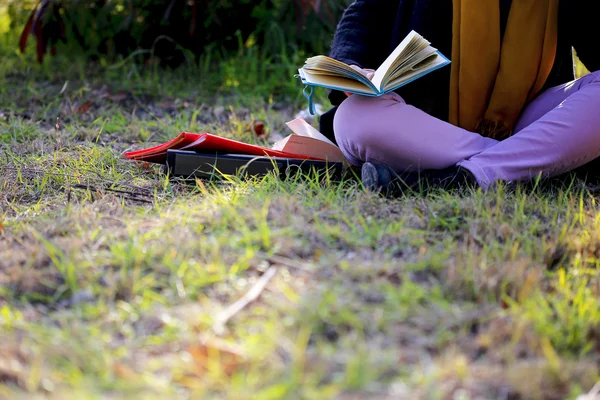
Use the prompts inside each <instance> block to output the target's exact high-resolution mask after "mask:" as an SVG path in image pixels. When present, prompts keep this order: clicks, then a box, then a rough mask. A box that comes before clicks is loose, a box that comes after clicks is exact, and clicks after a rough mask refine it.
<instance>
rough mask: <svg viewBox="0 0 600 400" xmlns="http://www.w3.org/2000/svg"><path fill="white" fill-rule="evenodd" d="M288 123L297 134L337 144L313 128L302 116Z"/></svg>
mask: <svg viewBox="0 0 600 400" xmlns="http://www.w3.org/2000/svg"><path fill="white" fill-rule="evenodd" d="M286 125H287V126H288V128H290V129H291V130H292V132H294V133H295V134H296V135H299V136H305V137H310V138H313V139H317V140H320V141H322V142H325V143H329V144H330V145H332V146H335V144H334V143H333V142H332V141H331V140H329V139H327V137H325V135H323V134H322V133H321V132H319V131H318V130H316V129H315V128H313V127H312V125H310V124H309V123H308V122H306V121H305V120H304V118H302V117H298V118H296V119H294V120H292V121H290V122H286ZM336 147H337V146H336Z"/></svg>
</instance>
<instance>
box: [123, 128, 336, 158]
mask: <svg viewBox="0 0 600 400" xmlns="http://www.w3.org/2000/svg"><path fill="white" fill-rule="evenodd" d="M287 126H288V127H289V128H290V129H291V130H292V132H294V133H295V134H294V135H289V136H287V137H286V138H284V139H282V140H280V141H278V142H276V143H275V144H274V145H273V147H272V148H268V147H262V146H257V145H253V144H248V143H243V142H239V141H237V140H233V139H228V138H224V137H220V136H217V135H212V134H210V133H189V132H183V133H181V134H179V135H178V136H177V137H175V138H174V139H172V140H170V141H168V142H166V143H163V144H160V145H158V146H154V147H150V148H147V149H143V150H137V151H129V152H126V153H125V154H124V157H125V158H128V159H130V160H139V161H147V162H153V163H159V164H164V163H165V162H166V160H167V151H168V150H189V151H196V152H201V153H210V152H212V153H220V154H224V153H226V154H244V155H254V156H266V157H280V158H290V159H300V160H321V161H327V162H344V163H347V161H346V158H345V157H344V155H343V154H342V152H341V150H340V149H339V148H338V147H337V146H336V145H335V144H333V143H332V142H331V141H330V140H329V139H327V138H326V137H325V136H323V135H322V134H321V133H320V132H319V131H317V130H316V129H315V128H313V127H312V126H311V125H310V124H309V123H307V122H306V121H304V119H302V118H296V119H295V120H293V121H291V122H288V123H287Z"/></svg>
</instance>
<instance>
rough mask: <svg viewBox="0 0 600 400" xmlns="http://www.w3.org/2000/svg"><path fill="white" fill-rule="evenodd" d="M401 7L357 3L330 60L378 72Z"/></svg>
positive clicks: (369, 0)
mask: <svg viewBox="0 0 600 400" xmlns="http://www.w3.org/2000/svg"><path fill="white" fill-rule="evenodd" d="M595 1H598V0H595ZM397 7H398V0H395V1H394V0H356V1H355V2H354V3H352V4H351V5H350V6H349V7H348V8H347V9H346V11H345V12H344V15H343V16H342V19H341V20H340V23H339V24H338V26H337V29H336V32H335V36H334V38H333V44H332V47H331V53H330V54H329V55H330V57H331V58H335V59H336V60H339V61H342V62H344V63H346V64H349V65H352V64H354V65H358V66H359V67H361V68H371V69H377V67H379V65H380V64H381V63H382V62H383V61H384V60H385V59H386V57H387V56H388V55H389V54H388V53H389V51H390V49H389V46H390V37H391V33H392V29H393V25H394V21H395V17H396V10H397Z"/></svg>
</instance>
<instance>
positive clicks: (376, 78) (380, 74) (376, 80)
mask: <svg viewBox="0 0 600 400" xmlns="http://www.w3.org/2000/svg"><path fill="white" fill-rule="evenodd" d="M413 41H417V42H418V41H425V42H427V41H426V40H425V39H424V38H423V37H422V36H421V35H419V34H418V33H417V32H415V31H411V32H410V33H409V34H408V35H407V36H406V37H405V38H404V40H403V41H402V42H401V43H400V44H399V45H398V47H396V48H395V49H394V51H393V52H392V54H390V55H389V56H388V58H387V59H386V60H385V61H384V62H383V64H381V66H380V67H379V68H377V71H375V75H373V78H371V82H372V83H373V85H375V87H376V88H378V89H379V91H382V89H383V88H382V83H383V80H384V79H385V75H386V73H387V72H388V71H389V69H390V68H391V66H392V65H393V64H394V62H395V61H396V60H397V59H398V57H400V55H401V54H402V53H403V52H404V51H405V50H406V48H407V47H408V46H409V45H410V44H411V43H413ZM427 43H428V44H429V42H427Z"/></svg>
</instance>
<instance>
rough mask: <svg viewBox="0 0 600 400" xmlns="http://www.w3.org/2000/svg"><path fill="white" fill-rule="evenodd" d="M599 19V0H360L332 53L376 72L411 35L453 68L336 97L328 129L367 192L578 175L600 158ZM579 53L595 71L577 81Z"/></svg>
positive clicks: (366, 71) (348, 13)
mask: <svg viewBox="0 0 600 400" xmlns="http://www.w3.org/2000/svg"><path fill="white" fill-rule="evenodd" d="M598 18H600V1H599V0H563V1H560V2H559V1H558V0H356V1H355V2H354V3H352V4H351V5H350V6H349V7H348V8H347V9H346V11H345V12H344V15H343V17H342V19H341V21H340V23H339V25H338V27H337V30H336V33H335V36H334V40H333V45H332V50H331V53H330V56H331V57H332V58H335V59H337V60H340V61H342V62H345V63H347V64H349V65H352V66H353V68H355V69H357V70H359V71H361V72H362V73H364V74H365V75H367V76H368V77H370V76H372V73H373V70H372V69H370V68H373V67H374V66H377V65H380V64H381V62H382V61H383V60H384V59H385V58H386V57H387V56H388V55H389V53H390V52H391V51H392V50H393V49H394V48H395V47H396V46H397V45H398V44H399V43H400V41H402V39H403V38H404V37H405V36H406V35H407V34H408V33H409V32H410V31H411V30H415V31H416V32H418V33H419V34H421V35H422V36H424V37H425V38H426V39H428V40H429V41H430V42H431V43H432V45H433V46H434V47H436V48H438V49H439V50H440V51H441V52H442V54H446V55H451V57H450V59H451V60H452V64H451V67H446V68H442V69H440V70H438V71H435V72H433V73H431V74H429V75H427V76H425V77H423V78H421V79H419V80H417V81H415V82H412V83H410V84H408V85H406V86H404V87H403V88H400V89H399V90H397V91H396V92H394V93H389V94H387V95H384V96H381V97H376V98H373V97H366V96H360V95H352V96H350V95H349V94H345V93H341V92H338V91H332V92H330V94H329V99H330V100H331V102H332V104H333V105H334V106H336V107H334V108H333V109H332V110H330V111H329V112H328V113H326V114H325V115H323V116H322V117H321V130H322V131H324V132H330V134H331V133H333V134H334V135H335V139H336V142H337V144H338V145H339V147H340V149H341V150H342V152H343V153H344V155H345V156H346V157H347V158H348V160H349V161H350V162H351V163H352V164H354V165H357V166H362V169H361V173H362V180H363V183H364V185H365V187H367V188H368V189H371V190H376V189H381V188H383V189H389V188H391V187H392V184H393V183H394V180H396V181H398V176H399V177H400V178H402V180H403V181H404V182H405V183H407V184H410V182H412V183H413V184H414V183H418V182H420V179H422V178H426V180H427V181H428V182H429V183H430V184H433V185H436V184H437V185H438V186H442V187H456V186H460V185H463V184H467V185H468V184H471V185H473V186H475V187H477V186H478V187H481V188H482V189H483V190H486V189H487V188H489V187H491V186H493V185H494V183H496V182H498V181H507V182H512V181H523V180H528V179H531V178H534V177H537V176H540V175H541V176H542V177H553V176H557V175H559V174H562V173H565V172H568V171H571V170H573V169H575V168H577V167H580V166H582V165H584V164H586V163H588V162H590V161H592V160H594V159H596V158H598V157H600V71H599V70H600V48H599V47H598V34H599V33H600V29H599V28H598V24H599V21H600V20H599V19H598ZM572 48H574V49H575V51H576V53H577V55H578V56H579V58H580V60H581V61H582V62H583V63H584V64H585V65H586V66H587V68H588V69H590V70H591V71H595V72H592V73H591V74H589V75H586V76H584V77H582V78H580V79H578V80H573V79H574V68H573V58H572ZM567 82H568V83H567ZM332 130H333V132H332Z"/></svg>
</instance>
